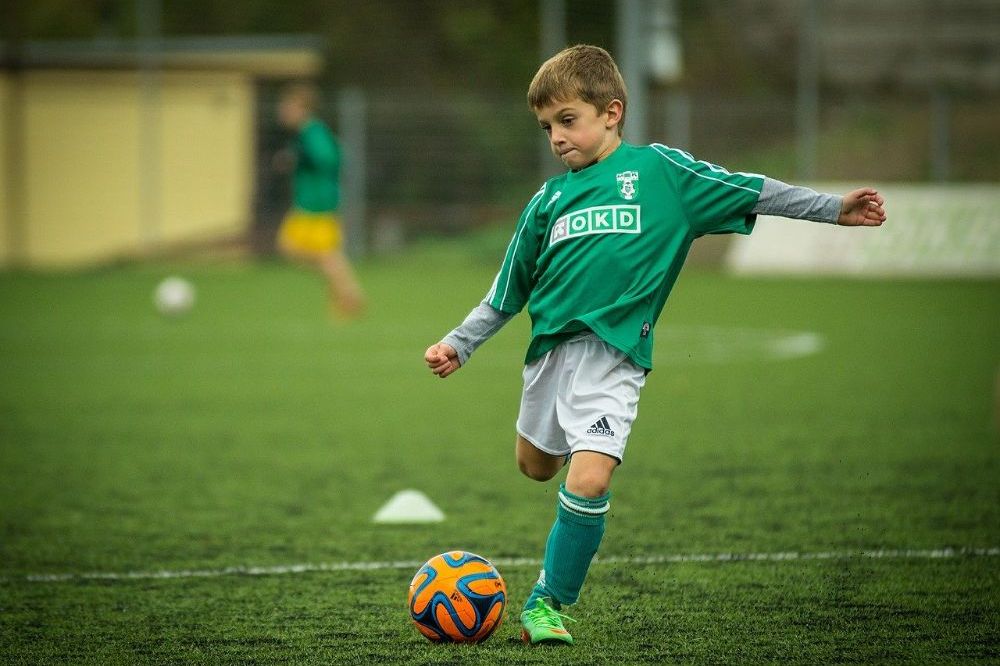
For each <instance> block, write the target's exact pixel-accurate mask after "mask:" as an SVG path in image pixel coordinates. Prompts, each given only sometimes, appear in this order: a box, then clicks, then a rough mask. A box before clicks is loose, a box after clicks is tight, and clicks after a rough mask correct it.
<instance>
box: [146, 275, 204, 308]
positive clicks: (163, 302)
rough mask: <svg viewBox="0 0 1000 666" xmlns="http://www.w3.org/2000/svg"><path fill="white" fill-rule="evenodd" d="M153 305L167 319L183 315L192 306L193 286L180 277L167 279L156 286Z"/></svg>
mask: <svg viewBox="0 0 1000 666" xmlns="http://www.w3.org/2000/svg"><path fill="white" fill-rule="evenodd" d="M153 304H154V305H156V309H157V310H158V311H159V313H160V314H162V315H164V316H167V317H177V316H180V315H182V314H185V313H186V312H188V311H189V310H190V309H191V308H192V307H193V306H194V285H192V284H191V283H190V282H188V281H187V280H185V279H184V278H182V277H177V276H171V277H168V278H166V279H165V280H163V281H162V282H160V284H158V285H156V291H154V292H153Z"/></svg>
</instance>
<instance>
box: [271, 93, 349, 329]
mask: <svg viewBox="0 0 1000 666" xmlns="http://www.w3.org/2000/svg"><path fill="white" fill-rule="evenodd" d="M316 102H317V93H316V90H315V88H313V87H312V86H310V85H306V84H294V85H291V86H289V87H288V88H286V89H285V90H284V91H283V93H282V95H281V101H280V102H279V105H278V119H279V121H280V122H281V124H282V125H283V126H284V127H286V128H287V129H290V130H292V131H294V132H295V142H294V147H293V149H292V150H291V151H290V152H289V153H280V154H279V157H278V159H277V160H276V161H277V164H276V166H278V167H279V168H283V169H284V170H287V169H288V167H289V166H290V164H291V163H294V171H293V174H292V202H293V205H292V209H291V210H290V211H289V212H288V214H287V215H286V216H285V219H284V220H283V221H282V223H281V228H280V229H279V230H278V248H279V249H280V250H281V252H282V253H283V254H284V255H285V256H287V257H290V258H292V259H296V260H300V261H303V262H306V263H308V264H310V265H313V266H316V267H318V268H319V269H320V271H321V272H322V273H323V275H324V277H325V278H326V281H327V285H328V287H329V294H330V306H331V310H333V311H335V312H336V313H338V314H340V315H342V316H346V317H353V316H357V315H359V314H360V313H361V311H362V310H363V309H364V295H363V293H362V291H361V286H360V285H359V284H358V280H357V277H356V276H355V273H354V269H353V267H352V266H351V263H350V261H348V259H347V255H346V254H344V251H343V244H344V238H343V230H342V226H341V223H340V218H339V216H338V215H337V208H338V206H339V205H340V184H339V179H340V149H339V147H338V146H337V140H336V138H334V136H333V133H332V132H331V131H330V130H329V128H328V127H327V126H326V125H324V124H323V122H322V121H321V120H319V119H318V118H317V117H316V115H315V112H316Z"/></svg>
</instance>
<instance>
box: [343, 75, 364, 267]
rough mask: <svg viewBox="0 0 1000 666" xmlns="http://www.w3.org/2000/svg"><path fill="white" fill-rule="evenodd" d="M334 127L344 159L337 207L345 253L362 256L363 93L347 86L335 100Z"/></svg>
mask: <svg viewBox="0 0 1000 666" xmlns="http://www.w3.org/2000/svg"><path fill="white" fill-rule="evenodd" d="M337 102H338V104H337V107H338V108H337V115H338V118H337V129H338V133H339V134H340V145H341V150H342V151H343V155H344V159H343V164H342V167H341V170H340V186H341V210H342V211H343V217H344V223H345V225H346V227H347V253H348V254H349V255H350V256H351V257H363V256H364V255H365V254H367V252H368V234H367V232H366V229H365V226H366V224H365V223H366V221H367V217H368V211H367V202H368V191H367V189H368V154H367V146H368V126H367V122H366V118H365V106H366V104H365V94H364V91H362V90H361V88H347V89H346V90H343V91H341V93H340V95H339V96H338V99H337Z"/></svg>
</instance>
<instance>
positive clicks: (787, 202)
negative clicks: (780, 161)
mask: <svg viewBox="0 0 1000 666" xmlns="http://www.w3.org/2000/svg"><path fill="white" fill-rule="evenodd" d="M842 204H843V199H842V198H841V197H839V196H837V195H836V194H819V193H818V192H816V191H814V190H810V189H809V188H808V187H797V186H795V185H788V184H787V183H783V182H781V181H780V180H775V179H773V178H767V177H765V178H764V187H763V188H761V191H760V199H758V200H757V205H756V206H754V209H753V212H754V213H757V214H759V215H780V216H781V217H791V218H795V219H797V220H812V221H813V222H826V223H828V224H836V223H837V219H838V218H839V217H840V208H841V205H842Z"/></svg>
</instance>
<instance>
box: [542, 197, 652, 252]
mask: <svg viewBox="0 0 1000 666" xmlns="http://www.w3.org/2000/svg"><path fill="white" fill-rule="evenodd" d="M641 213H642V211H641V209H640V207H639V206H637V205H631V206H628V205H624V204H622V205H618V206H593V207H591V208H581V209H580V210H574V211H573V212H572V213H567V214H565V215H563V216H562V217H560V218H559V219H558V220H556V221H555V224H553V225H552V232H551V233H550V234H549V245H555V244H556V243H558V242H559V241H564V240H566V239H567V238H575V237H577V236H588V235H590V234H638V233H641V232H642V225H641V221H642V220H641V216H640V214H641Z"/></svg>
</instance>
